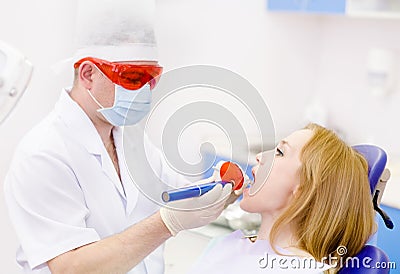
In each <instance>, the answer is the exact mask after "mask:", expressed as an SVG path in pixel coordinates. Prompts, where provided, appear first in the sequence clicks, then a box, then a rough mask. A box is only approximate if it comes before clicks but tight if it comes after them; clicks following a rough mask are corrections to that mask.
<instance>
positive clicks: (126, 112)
mask: <svg viewBox="0 0 400 274" xmlns="http://www.w3.org/2000/svg"><path fill="white" fill-rule="evenodd" d="M88 92H89V95H90V96H91V97H92V98H93V100H94V101H95V102H96V103H97V104H98V105H99V107H100V109H98V110H97V111H98V112H100V113H101V114H102V115H103V116H104V118H106V120H107V121H108V122H110V124H112V125H114V126H129V125H134V124H136V123H138V122H140V120H142V119H143V118H144V117H145V116H146V115H147V114H148V113H149V112H150V109H151V91H150V85H149V84H146V85H144V86H143V87H142V88H140V89H138V90H128V89H125V88H123V87H121V86H119V85H115V98H114V105H113V106H112V107H109V108H105V107H103V106H102V105H101V104H100V103H99V102H98V101H97V100H96V98H94V96H93V95H92V93H91V92H90V91H89V90H88Z"/></svg>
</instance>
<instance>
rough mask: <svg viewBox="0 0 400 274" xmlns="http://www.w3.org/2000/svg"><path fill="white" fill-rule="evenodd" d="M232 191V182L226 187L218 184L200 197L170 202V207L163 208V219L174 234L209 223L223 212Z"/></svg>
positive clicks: (161, 212)
mask: <svg viewBox="0 0 400 274" xmlns="http://www.w3.org/2000/svg"><path fill="white" fill-rule="evenodd" d="M203 182H204V180H203ZM231 191H232V185H231V184H226V185H225V186H224V187H222V185H221V184H217V185H216V186H215V187H214V188H213V189H211V190H210V191H208V192H207V193H206V194H204V195H202V196H200V197H195V198H190V199H184V200H178V201H173V202H170V203H168V204H167V206H168V207H162V208H161V210H160V215H161V219H162V220H163V222H164V223H165V225H166V226H167V228H168V230H169V231H170V232H171V234H172V235H173V236H175V235H176V234H178V232H179V231H182V230H185V229H191V228H196V227H200V226H204V225H207V224H209V223H210V222H212V221H214V220H215V219H217V217H218V216H219V215H220V214H221V212H222V210H223V209H224V207H225V202H226V200H227V199H228V198H229V195H230V193H231Z"/></svg>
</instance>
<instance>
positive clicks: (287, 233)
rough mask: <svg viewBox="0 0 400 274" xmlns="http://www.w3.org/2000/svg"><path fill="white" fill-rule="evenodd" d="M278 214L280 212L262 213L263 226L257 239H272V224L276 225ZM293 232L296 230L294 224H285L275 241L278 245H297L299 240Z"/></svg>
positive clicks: (283, 246) (284, 246)
mask: <svg viewBox="0 0 400 274" xmlns="http://www.w3.org/2000/svg"><path fill="white" fill-rule="evenodd" d="M278 216H279V214H270V213H264V214H261V226H260V229H259V231H258V236H257V239H260V240H270V238H269V235H270V232H271V229H272V226H273V225H274V223H275V221H276V219H277V217H278ZM293 232H294V230H293V228H292V226H290V225H287V226H284V227H283V228H282V229H281V230H280V231H279V234H278V235H277V238H276V242H275V243H276V245H278V246H280V247H282V248H286V247H289V246H293V245H296V242H297V240H296V238H295V234H294V233H293Z"/></svg>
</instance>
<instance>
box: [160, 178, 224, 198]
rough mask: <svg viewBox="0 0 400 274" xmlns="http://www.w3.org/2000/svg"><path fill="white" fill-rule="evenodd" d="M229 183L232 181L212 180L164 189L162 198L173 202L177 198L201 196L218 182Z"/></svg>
mask: <svg viewBox="0 0 400 274" xmlns="http://www.w3.org/2000/svg"><path fill="white" fill-rule="evenodd" d="M227 183H230V184H231V182H224V181H220V182H210V183H205V184H201V185H193V186H187V187H182V188H178V189H174V190H168V191H164V192H163V193H162V194H161V198H162V200H163V201H164V202H166V203H167V202H171V201H176V200H182V199H187V198H193V197H199V196H201V195H203V194H204V193H207V192H208V191H210V190H211V189H212V188H213V187H214V186H216V185H217V184H222V185H225V184H227Z"/></svg>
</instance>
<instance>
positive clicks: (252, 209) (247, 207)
mask: <svg viewBox="0 0 400 274" xmlns="http://www.w3.org/2000/svg"><path fill="white" fill-rule="evenodd" d="M239 206H240V208H241V209H242V210H244V211H246V212H249V213H257V206H256V205H255V204H254V203H253V202H252V201H251V197H249V196H247V197H243V199H242V200H241V201H240V204H239Z"/></svg>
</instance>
